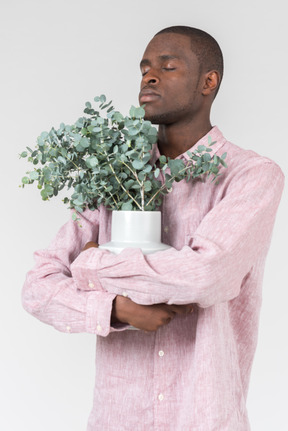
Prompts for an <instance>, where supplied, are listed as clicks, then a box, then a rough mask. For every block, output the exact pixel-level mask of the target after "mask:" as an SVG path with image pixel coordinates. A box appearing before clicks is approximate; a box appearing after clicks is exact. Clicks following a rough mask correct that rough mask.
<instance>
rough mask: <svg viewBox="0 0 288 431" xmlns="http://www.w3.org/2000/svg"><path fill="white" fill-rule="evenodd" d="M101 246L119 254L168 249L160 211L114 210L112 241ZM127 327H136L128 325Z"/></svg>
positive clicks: (145, 252) (148, 252)
mask: <svg viewBox="0 0 288 431" xmlns="http://www.w3.org/2000/svg"><path fill="white" fill-rule="evenodd" d="M99 248H102V249H105V250H109V251H111V252H112V253H115V254H118V253H120V252H121V251H122V250H124V249H125V248H141V250H142V252H143V254H150V253H155V252H156V251H161V250H166V249H167V248H170V246H169V245H167V244H163V243H162V242H161V212H160V211H113V213H112V226H111V241H110V242H107V243H106V244H102V245H100V246H99ZM127 329H136V330H137V328H134V327H133V326H128V327H127Z"/></svg>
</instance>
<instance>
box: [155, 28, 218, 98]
mask: <svg viewBox="0 0 288 431" xmlns="http://www.w3.org/2000/svg"><path fill="white" fill-rule="evenodd" d="M162 33H176V34H183V35H185V36H188V37H190V40H191V49H192V51H193V52H194V54H195V55H196V56H197V58H198V62H199V66H200V73H206V72H209V71H210V70H217V72H218V73H219V75H220V82H219V85H218V88H217V90H216V93H217V92H218V89H219V86H220V83H221V81H222V77H223V72H224V61H223V54H222V51H221V48H220V46H219V44H218V42H217V41H216V40H215V39H214V37H212V36H211V35H210V34H209V33H206V31H203V30H200V29H199V28H194V27H188V26H184V25H176V26H173V27H167V28H164V29H163V30H160V31H158V33H156V34H155V36H157V35H159V34H162Z"/></svg>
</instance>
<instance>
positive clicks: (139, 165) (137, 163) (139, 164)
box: [132, 159, 144, 170]
mask: <svg viewBox="0 0 288 431" xmlns="http://www.w3.org/2000/svg"><path fill="white" fill-rule="evenodd" d="M132 166H133V168H134V169H137V170H139V169H142V168H143V166H144V163H143V162H142V160H138V159H135V160H133V162H132Z"/></svg>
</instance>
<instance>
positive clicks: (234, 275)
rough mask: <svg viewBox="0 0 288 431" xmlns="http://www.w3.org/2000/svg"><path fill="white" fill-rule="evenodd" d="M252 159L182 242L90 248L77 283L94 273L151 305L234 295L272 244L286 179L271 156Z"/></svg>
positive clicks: (100, 284)
mask: <svg viewBox="0 0 288 431" xmlns="http://www.w3.org/2000/svg"><path fill="white" fill-rule="evenodd" d="M263 160H264V161H263ZM249 163H250V160H248V161H247V163H245V165H244V166H241V167H239V168H238V170H237V171H236V173H235V174H234V175H233V178H231V179H229V181H228V179H227V185H226V189H225V195H224V196H223V198H222V200H221V201H220V203H219V204H217V205H216V206H215V207H214V208H212V210H211V211H210V212H209V213H208V214H207V215H206V217H205V218H204V219H203V221H202V222H201V224H200V225H199V227H198V229H197V230H196V232H195V234H194V236H193V237H191V241H190V244H188V245H187V246H185V247H183V248H182V250H180V251H177V250H175V249H169V250H166V251H163V252H159V253H155V254H151V255H147V256H144V255H143V254H142V252H141V250H139V249H134V250H132V249H127V250H124V251H123V252H122V253H120V254H119V255H117V256H115V255H113V254H111V253H109V252H107V251H105V250H96V249H91V250H87V251H85V252H84V254H85V255H82V256H80V257H79V258H78V261H77V259H76V261H75V262H74V263H73V265H72V272H73V274H74V277H75V281H76V282H77V283H78V284H79V287H80V286H81V285H83V283H85V279H86V278H87V277H90V278H91V279H93V281H94V284H95V289H96V290H97V289H102V290H105V291H106V292H110V293H114V294H117V295H128V297H129V298H130V299H132V301H134V302H136V303H138V304H146V305H150V304H155V303H167V304H189V303H190V304H191V303H197V304H198V305H199V306H200V307H208V306H210V305H213V304H216V303H218V302H222V301H228V300H231V299H233V298H235V297H236V296H237V295H238V294H239V292H240V288H241V283H242V280H243V279H244V277H245V276H246V275H247V274H248V273H249V271H250V270H251V267H252V266H253V264H254V262H256V261H257V259H258V257H259V256H260V255H261V256H262V257H263V258H264V257H265V254H266V252H267V250H268V247H269V242H270V237H271V232H272V227H273V223H274V219H275V214H276V210H277V207H278V204H279V201H280V197H281V193H282V189H283V183H284V176H283V174H282V172H281V170H280V168H279V167H278V166H277V165H276V164H274V163H273V162H270V161H268V160H266V159H262V158H259V159H257V160H256V162H255V161H253V163H252V162H251V163H250V164H249ZM211 187H212V186H211Z"/></svg>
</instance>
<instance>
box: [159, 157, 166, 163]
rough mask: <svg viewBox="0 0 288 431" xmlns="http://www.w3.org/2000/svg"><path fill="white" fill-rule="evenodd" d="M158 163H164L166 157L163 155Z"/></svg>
mask: <svg viewBox="0 0 288 431" xmlns="http://www.w3.org/2000/svg"><path fill="white" fill-rule="evenodd" d="M159 161H160V163H166V162H167V159H166V156H163V155H162V156H160V157H159Z"/></svg>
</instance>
